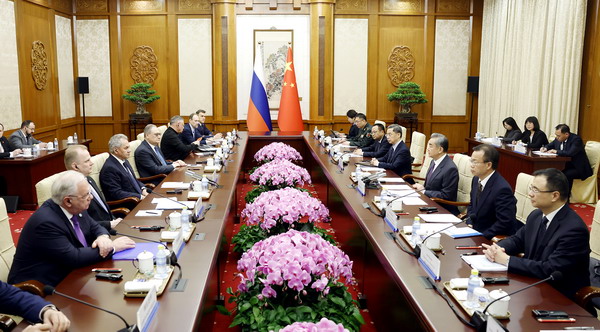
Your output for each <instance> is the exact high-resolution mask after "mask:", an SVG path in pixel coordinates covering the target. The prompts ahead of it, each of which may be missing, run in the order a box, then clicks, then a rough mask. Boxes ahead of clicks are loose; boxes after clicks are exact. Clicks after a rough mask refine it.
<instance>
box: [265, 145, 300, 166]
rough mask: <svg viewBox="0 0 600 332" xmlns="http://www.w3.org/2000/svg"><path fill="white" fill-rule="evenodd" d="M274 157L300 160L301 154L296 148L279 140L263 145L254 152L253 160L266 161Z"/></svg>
mask: <svg viewBox="0 0 600 332" xmlns="http://www.w3.org/2000/svg"><path fill="white" fill-rule="evenodd" d="M275 159H285V160H290V161H293V160H302V156H301V155H300V153H299V152H298V151H297V150H296V149H294V148H293V147H291V146H289V145H287V144H284V143H281V142H275V143H271V144H269V145H265V146H263V147H262V148H261V149H260V150H258V152H256V153H255V154H254V160H256V161H258V162H259V163H261V162H268V161H271V160H275Z"/></svg>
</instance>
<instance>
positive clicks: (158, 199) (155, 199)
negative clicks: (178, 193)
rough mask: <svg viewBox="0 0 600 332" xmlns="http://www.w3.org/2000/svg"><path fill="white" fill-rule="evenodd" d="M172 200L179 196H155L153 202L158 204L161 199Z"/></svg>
mask: <svg viewBox="0 0 600 332" xmlns="http://www.w3.org/2000/svg"><path fill="white" fill-rule="evenodd" d="M166 199H167V200H171V201H176V200H177V197H168V198H164V197H154V198H153V199H152V202H151V203H152V204H158V203H159V202H160V201H164V200H166Z"/></svg>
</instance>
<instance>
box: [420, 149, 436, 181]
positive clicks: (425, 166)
mask: <svg viewBox="0 0 600 332" xmlns="http://www.w3.org/2000/svg"><path fill="white" fill-rule="evenodd" d="M432 160H433V158H431V157H430V156H429V154H427V153H426V154H425V160H424V161H423V166H421V170H420V171H419V177H420V178H426V177H427V172H428V171H429V165H431V161H432Z"/></svg>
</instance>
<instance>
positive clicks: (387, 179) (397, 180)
mask: <svg viewBox="0 0 600 332" xmlns="http://www.w3.org/2000/svg"><path fill="white" fill-rule="evenodd" d="M379 182H385V183H404V182H405V181H404V179H403V178H380V179H379Z"/></svg>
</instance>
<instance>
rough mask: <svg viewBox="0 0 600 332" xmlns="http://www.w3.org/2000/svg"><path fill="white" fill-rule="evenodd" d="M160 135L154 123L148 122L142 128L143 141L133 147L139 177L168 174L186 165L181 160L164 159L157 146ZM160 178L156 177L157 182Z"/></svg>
mask: <svg viewBox="0 0 600 332" xmlns="http://www.w3.org/2000/svg"><path fill="white" fill-rule="evenodd" d="M161 135H162V134H161V133H160V130H158V128H157V127H156V125H153V124H149V125H147V126H146V128H144V141H143V142H142V144H140V146H139V147H138V148H137V149H135V163H136V165H137V168H138V172H139V173H140V176H141V177H144V178H145V177H149V176H154V175H157V174H169V173H171V172H172V171H173V170H174V169H175V168H177V167H183V166H185V165H186V164H185V163H184V162H183V161H181V160H177V161H175V162H170V161H166V160H165V157H164V156H163V154H162V151H160V147H159V144H160V137H161ZM161 180H162V179H160V178H159V179H157V181H158V182H160V181H161ZM155 184H158V183H155Z"/></svg>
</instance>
